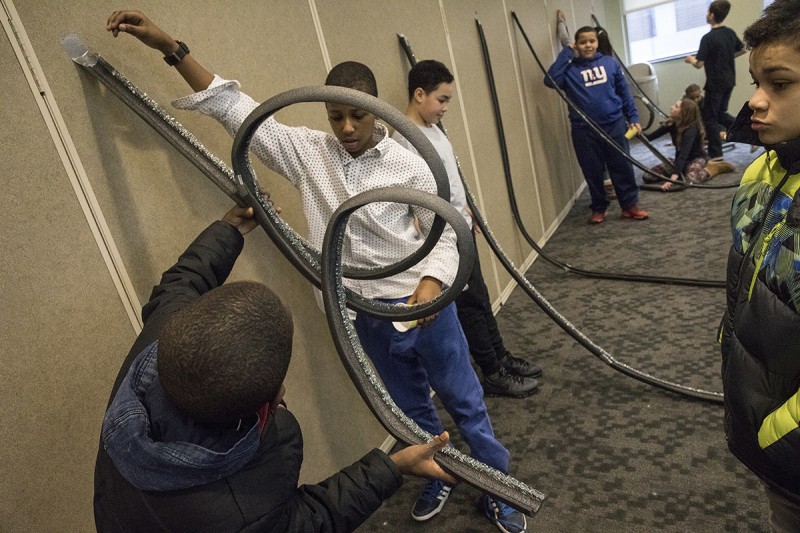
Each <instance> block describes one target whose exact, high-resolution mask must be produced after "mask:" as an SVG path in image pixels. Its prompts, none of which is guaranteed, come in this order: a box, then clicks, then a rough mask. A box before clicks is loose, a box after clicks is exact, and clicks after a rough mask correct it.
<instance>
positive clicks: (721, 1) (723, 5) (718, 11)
mask: <svg viewBox="0 0 800 533" xmlns="http://www.w3.org/2000/svg"><path fill="white" fill-rule="evenodd" d="M708 12H709V13H711V14H712V15H714V22H716V23H717V24H721V23H722V21H723V20H725V17H727V16H728V13H730V12H731V3H730V2H728V0H714V1H713V2H711V5H709V6H708Z"/></svg>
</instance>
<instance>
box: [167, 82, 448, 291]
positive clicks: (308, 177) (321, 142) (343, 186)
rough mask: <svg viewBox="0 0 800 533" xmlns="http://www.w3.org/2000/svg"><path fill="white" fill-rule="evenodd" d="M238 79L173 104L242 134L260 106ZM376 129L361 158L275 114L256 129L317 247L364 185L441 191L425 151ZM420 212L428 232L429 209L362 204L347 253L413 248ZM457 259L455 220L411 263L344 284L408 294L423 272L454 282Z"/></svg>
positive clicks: (361, 259) (391, 259) (365, 260)
mask: <svg viewBox="0 0 800 533" xmlns="http://www.w3.org/2000/svg"><path fill="white" fill-rule="evenodd" d="M239 87H240V86H239V82H237V81H227V80H223V79H222V78H220V77H219V76H215V77H214V81H213V82H212V83H211V85H210V86H209V87H208V88H207V89H206V90H204V91H201V92H198V93H194V94H191V95H189V96H186V97H184V98H180V99H178V100H175V101H174V102H173V103H172V105H173V106H175V107H177V108H179V109H189V110H196V111H200V112H201V113H204V114H206V115H209V116H211V117H213V118H214V119H216V120H217V121H218V122H219V123H220V124H222V125H223V126H224V127H225V129H227V130H228V132H229V133H230V134H231V135H235V134H236V130H237V129H238V128H239V126H241V124H242V123H243V122H244V120H245V119H246V118H247V116H248V115H249V114H250V112H252V111H253V110H254V109H255V108H256V107H257V106H258V103H256V102H255V101H254V100H253V99H252V98H250V97H249V96H247V95H246V94H244V93H242V92H241V91H240V90H239ZM374 135H375V140H376V142H377V145H376V146H375V147H373V148H370V149H369V150H367V151H366V152H365V153H363V154H362V155H360V156H359V157H357V158H353V156H351V155H350V154H349V153H348V152H347V150H345V149H344V147H343V146H342V145H341V143H340V142H339V141H338V140H337V139H336V138H335V137H333V136H332V135H330V134H328V133H324V132H321V131H318V130H313V129H310V128H306V127H290V126H286V125H284V124H281V123H279V122H277V121H276V120H275V119H274V118H273V117H270V118H269V119H267V120H266V121H265V122H264V123H262V125H261V126H260V127H259V128H258V130H257V131H256V132H255V134H254V135H253V137H252V141H251V143H250V149H251V151H252V152H253V153H254V154H256V156H257V157H258V158H259V159H261V161H263V162H264V164H265V165H266V166H267V167H269V168H270V169H272V170H273V171H275V172H277V173H278V174H281V175H283V176H285V177H286V178H287V179H288V180H289V181H290V182H291V183H292V184H293V185H294V186H295V187H296V188H297V189H298V190H299V191H300V194H301V197H302V203H303V210H304V213H305V217H306V221H307V222H308V227H309V233H310V235H309V236H308V241H309V242H310V243H311V244H312V245H313V246H315V247H317V248H318V249H319V248H320V247H321V245H322V241H323V238H324V237H325V229H326V227H327V224H328V221H329V220H330V217H331V215H332V214H333V212H334V211H335V210H336V208H338V207H339V205H340V204H341V203H342V202H344V201H345V200H347V199H348V198H350V197H352V196H354V195H356V194H358V193H361V192H364V191H367V190H371V189H375V188H378V187H387V186H400V187H409V188H414V189H422V190H425V191H428V192H431V193H434V194H435V193H436V182H435V180H434V178H433V174H432V173H431V171H430V169H429V168H428V166H427V165H426V164H425V162H424V161H423V160H422V159H421V158H420V157H418V156H416V155H414V154H412V153H410V152H409V151H408V150H406V149H405V148H403V147H401V146H400V145H398V144H397V143H396V142H395V141H393V140H392V139H390V138H389V136H388V132H387V130H386V128H385V127H384V126H383V125H381V124H378V123H376V127H375V132H374ZM415 216H416V217H417V218H418V219H419V222H420V229H421V230H422V232H423V234H425V235H427V234H428V231H429V230H430V227H431V224H432V222H433V214H432V212H430V211H428V210H426V209H420V208H417V207H415V206H411V207H410V208H409V206H406V205H399V204H392V203H373V204H369V205H367V206H365V207H363V208H361V209H359V210H358V211H356V212H355V213H354V214H353V215H352V216H351V217H350V220H349V222H348V227H347V232H346V235H345V243H344V252H343V260H344V261H345V263H346V264H349V265H354V266H359V267H366V268H376V267H381V266H386V265H389V264H392V263H396V262H397V261H398V260H400V259H402V258H404V257H406V256H408V255H409V254H411V253H412V252H413V251H414V250H416V249H417V248H418V247H419V246H420V245H421V244H422V241H423V237H422V236H420V235H419V233H418V232H417V230H416V228H415V226H414V217H415ZM457 267H458V252H457V250H456V246H455V233H454V232H453V230H452V229H451V228H450V227H449V226H448V227H447V229H446V230H445V232H444V233H443V234H442V238H441V239H440V241H439V243H438V244H437V245H436V247H435V248H434V249H433V251H432V252H431V253H430V254H429V255H428V256H427V257H426V258H425V259H423V260H422V261H421V262H420V263H418V264H417V265H415V266H413V267H411V268H410V269H409V270H407V271H405V272H402V273H400V274H397V275H395V276H392V277H390V278H384V279H379V280H349V279H345V284H346V285H347V287H348V288H350V289H351V290H353V291H354V292H356V293H359V294H361V295H362V296H364V297H367V298H404V297H408V296H410V295H411V294H412V293H413V292H414V291H415V290H416V288H417V285H418V284H419V282H420V280H421V278H422V277H423V276H430V277H433V278H436V279H438V280H439V281H441V282H442V283H443V284H444V285H449V284H451V283H452V282H453V279H454V277H455V272H456V269H457Z"/></svg>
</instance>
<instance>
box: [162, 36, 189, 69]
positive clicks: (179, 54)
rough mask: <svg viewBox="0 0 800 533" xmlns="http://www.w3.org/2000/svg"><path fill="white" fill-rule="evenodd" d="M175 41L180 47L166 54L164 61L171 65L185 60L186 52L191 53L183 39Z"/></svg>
mask: <svg viewBox="0 0 800 533" xmlns="http://www.w3.org/2000/svg"><path fill="white" fill-rule="evenodd" d="M175 42H177V43H178V49H177V50H175V51H174V52H173V53H171V54H170V55H168V56H164V61H166V62H167V65H169V66H171V67H174V66H175V65H177V64H178V63H180V62H181V61H183V58H184V57H186V54H188V53H189V47H188V46H186V43H184V42H182V41H175Z"/></svg>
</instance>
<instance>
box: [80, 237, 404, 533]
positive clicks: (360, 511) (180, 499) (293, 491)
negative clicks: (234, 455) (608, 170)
mask: <svg viewBox="0 0 800 533" xmlns="http://www.w3.org/2000/svg"><path fill="white" fill-rule="evenodd" d="M242 245H243V239H242V236H241V235H240V234H239V232H238V231H237V230H236V229H235V228H234V227H233V226H231V225H230V224H227V223H225V222H216V223H214V224H212V225H211V226H210V227H209V228H208V229H206V230H205V231H204V232H203V233H202V234H201V235H200V236H199V237H198V238H197V239H196V240H195V242H193V243H192V245H191V246H190V247H189V248H188V249H187V250H186V252H185V253H184V254H183V255H182V256H181V257H180V259H179V260H178V262H177V264H176V265H174V266H173V267H172V268H170V269H169V270H168V271H167V272H165V273H164V275H163V277H162V279H161V283H160V284H159V285H158V286H156V287H155V288H154V289H153V293H152V295H151V298H150V301H149V302H148V304H147V305H145V307H144V308H143V310H142V316H143V319H144V329H143V330H142V333H141V334H140V335H139V337H138V338H137V340H136V342H135V343H134V346H133V348H132V349H131V352H130V354H129V355H128V357H127V358H126V360H125V362H124V363H123V365H122V368H121V370H120V372H119V376H118V378H117V381H116V383H115V384H114V388H113V391H112V393H111V398H112V399H113V398H114V396H115V394H116V393H117V391H118V389H119V387H120V383H121V382H122V379H123V378H124V377H125V375H126V374H127V373H128V369H129V367H130V365H131V362H132V361H133V360H134V359H135V358H136V356H137V355H138V354H139V353H140V352H142V350H143V348H144V347H146V346H149V345H150V344H151V343H152V342H153V341H154V340H155V339H156V338H157V337H158V334H159V332H160V330H161V327H162V325H163V324H164V322H165V320H166V318H167V317H168V316H169V315H170V314H171V313H172V312H174V311H176V310H177V309H179V308H180V307H182V306H183V305H185V304H186V303H188V302H190V301H192V300H193V299H195V298H197V297H199V296H200V295H201V294H203V293H204V292H207V291H209V290H211V289H213V288H215V287H217V286H219V285H221V284H222V283H223V282H224V281H225V279H226V278H227V277H228V274H229V273H230V271H231V269H232V268H233V264H234V262H235V261H236V258H237V257H238V255H239V252H240V251H241V249H242ZM133 459H135V458H133ZM302 461H303V440H302V435H301V432H300V426H299V425H298V423H297V420H296V419H295V418H294V416H293V415H292V414H291V413H290V412H289V411H288V410H286V409H278V410H277V411H275V413H274V414H273V415H270V417H269V419H268V420H267V425H266V427H265V428H264V432H263V433H262V437H261V441H260V444H259V446H258V448H257V451H256V452H255V454H254V455H253V457H252V458H251V459H250V461H249V462H248V463H247V464H246V465H245V466H244V467H243V468H241V469H240V470H238V471H236V472H234V473H233V474H231V475H229V476H227V477H224V478H222V479H219V480H218V481H214V482H211V483H206V484H203V485H198V486H192V487H189V488H185V489H181V490H164V491H158V490H140V489H137V488H136V487H135V486H133V485H132V484H131V483H129V482H128V481H127V480H126V479H125V477H123V476H122V474H120V471H119V470H118V469H117V468H116V467H115V465H114V463H113V461H112V460H111V458H110V457H109V455H108V454H107V453H106V451H105V450H104V448H103V443H102V442H101V445H100V450H99V451H98V454H97V462H96V465H95V494H94V514H95V524H96V527H97V530H98V531H101V532H114V533H117V532H122V531H136V532H139V531H141V532H148V533H150V532H159V531H187V532H188V531H192V532H199V531H208V532H225V531H251V532H256V531H258V532H273V531H274V532H281V533H283V532H293V531H297V532H304V533H305V532H312V531H326V532H328V531H330V532H340V531H352V530H353V529H355V528H357V527H358V526H359V525H360V524H361V523H362V522H363V521H364V520H365V519H366V518H367V517H368V516H369V515H370V514H371V513H372V512H374V511H375V510H376V509H377V508H378V507H380V505H381V503H382V502H383V500H384V499H386V498H388V497H389V496H391V495H392V494H393V493H394V492H395V491H396V490H397V489H398V488H399V487H400V485H401V484H402V482H403V477H402V475H401V473H400V472H399V470H398V469H397V467H396V466H395V464H394V463H393V462H392V461H391V460H390V459H389V457H388V456H387V455H386V454H385V453H383V452H381V451H379V450H373V451H372V452H370V453H368V454H367V455H365V456H364V457H363V458H361V459H360V460H359V461H357V462H356V463H354V464H353V465H351V466H349V467H347V468H345V469H343V470H342V471H340V472H337V473H336V474H334V475H333V476H331V477H330V478H328V479H326V480H325V481H323V482H321V483H318V484H316V485H301V486H299V487H298V478H299V474H300V465H301V463H302Z"/></svg>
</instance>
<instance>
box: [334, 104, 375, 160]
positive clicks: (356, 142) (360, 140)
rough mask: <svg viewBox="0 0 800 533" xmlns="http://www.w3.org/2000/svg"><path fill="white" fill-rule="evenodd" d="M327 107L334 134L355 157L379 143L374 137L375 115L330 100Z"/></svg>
mask: <svg viewBox="0 0 800 533" xmlns="http://www.w3.org/2000/svg"><path fill="white" fill-rule="evenodd" d="M325 109H326V111H327V112H328V122H329V123H330V125H331V130H333V134H334V135H335V136H336V138H337V139H339V142H340V143H342V146H344V149H345V150H347V152H348V153H349V154H350V155H352V156H353V157H354V158H356V157H358V156H360V155H361V154H363V153H364V152H366V151H367V150H369V149H370V148H372V147H373V146H375V145H376V144H377V143H376V142H375V139H373V137H372V130H373V129H374V127H375V115H373V114H372V113H368V112H367V111H364V110H363V109H358V108H355V107H350V106H347V105H344V104H334V103H330V102H328V103H326V104H325Z"/></svg>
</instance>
